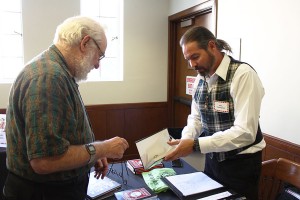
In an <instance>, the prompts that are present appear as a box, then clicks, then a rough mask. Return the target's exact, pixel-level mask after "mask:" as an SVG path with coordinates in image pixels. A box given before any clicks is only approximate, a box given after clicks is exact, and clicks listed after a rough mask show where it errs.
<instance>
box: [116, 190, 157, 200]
mask: <svg viewBox="0 0 300 200" xmlns="http://www.w3.org/2000/svg"><path fill="white" fill-rule="evenodd" d="M115 197H116V198H117V200H142V199H143V200H146V199H147V200H156V199H157V194H155V193H154V192H153V191H152V190H150V189H146V188H137V189H131V190H125V191H120V192H116V193H115Z"/></svg>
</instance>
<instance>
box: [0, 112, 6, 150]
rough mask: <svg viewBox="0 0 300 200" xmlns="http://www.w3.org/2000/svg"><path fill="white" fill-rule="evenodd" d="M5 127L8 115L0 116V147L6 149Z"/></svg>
mask: <svg viewBox="0 0 300 200" xmlns="http://www.w3.org/2000/svg"><path fill="white" fill-rule="evenodd" d="M5 125H6V115H5V114H0V147H6V135H5Z"/></svg>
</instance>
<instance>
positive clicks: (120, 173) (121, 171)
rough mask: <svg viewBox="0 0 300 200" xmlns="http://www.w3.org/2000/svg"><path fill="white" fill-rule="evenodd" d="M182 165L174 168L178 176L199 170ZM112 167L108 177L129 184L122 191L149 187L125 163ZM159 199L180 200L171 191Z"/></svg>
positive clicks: (163, 193)
mask: <svg viewBox="0 0 300 200" xmlns="http://www.w3.org/2000/svg"><path fill="white" fill-rule="evenodd" d="M181 160H182V159H181ZM182 163H183V167H182V168H173V169H174V170H175V171H176V173H177V174H186V173H192V172H197V170H196V169H195V168H193V167H192V166H191V165H189V164H188V163H187V162H185V161H184V160H182ZM164 165H165V167H169V168H171V162H164ZM110 167H111V169H112V171H111V172H110V173H109V174H108V175H107V176H108V177H109V178H111V179H113V180H115V181H117V182H119V183H123V182H127V184H126V185H125V184H122V190H127V189H135V188H140V187H147V185H146V183H145V182H144V179H143V177H142V175H135V174H133V173H132V172H131V171H130V170H129V169H127V168H126V164H125V163H115V164H113V165H112V166H111V164H110ZM127 172H128V173H127ZM158 198H159V199H160V200H178V199H179V198H178V197H177V196H176V195H175V193H173V192H172V191H171V190H170V189H169V190H167V191H166V192H161V193H159V194H158ZM107 199H108V200H115V199H116V198H115V197H114V196H112V197H109V198H107ZM230 199H234V200H239V199H243V197H240V196H238V195H235V196H234V197H229V198H226V200H230Z"/></svg>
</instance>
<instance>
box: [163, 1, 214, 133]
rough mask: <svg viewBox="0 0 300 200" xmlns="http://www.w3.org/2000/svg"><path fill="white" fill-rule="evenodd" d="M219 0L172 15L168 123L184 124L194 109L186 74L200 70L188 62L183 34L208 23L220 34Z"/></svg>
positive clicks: (170, 20)
mask: <svg viewBox="0 0 300 200" xmlns="http://www.w3.org/2000/svg"><path fill="white" fill-rule="evenodd" d="M216 21H217V0H208V1H204V2H203V3H201V4H199V5H197V6H194V7H192V8H189V9H187V10H184V11H182V12H179V13H176V14H174V15H171V16H169V53H168V55H169V60H168V120H169V121H168V124H169V127H175V128H176V127H178V128H180V127H184V126H185V125H186V123H187V116H188V115H189V114H190V112H191V102H192V96H191V95H189V94H187V91H186V89H187V87H186V78H187V76H191V77H195V76H197V72H196V71H195V70H193V69H192V68H190V67H189V66H188V62H187V61H186V60H185V59H184V57H183V55H182V50H181V47H180V45H179V40H180V38H181V36H182V35H183V34H184V33H185V31H186V30H188V29H189V28H191V27H194V26H204V27H206V28H208V29H209V30H210V31H212V32H213V33H215V35H216V26H217V23H216Z"/></svg>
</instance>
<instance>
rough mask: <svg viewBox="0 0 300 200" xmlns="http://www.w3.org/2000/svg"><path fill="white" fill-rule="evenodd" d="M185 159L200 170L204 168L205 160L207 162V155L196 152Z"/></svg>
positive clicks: (184, 158)
mask: <svg viewBox="0 0 300 200" xmlns="http://www.w3.org/2000/svg"><path fill="white" fill-rule="evenodd" d="M182 159H183V160H184V161H186V162H187V163H189V164H190V165H191V166H192V167H194V168H195V169H197V170H198V171H203V170H204V162H205V155H204V154H201V153H199V152H194V153H192V154H190V155H188V156H187V157H183V158H182Z"/></svg>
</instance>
